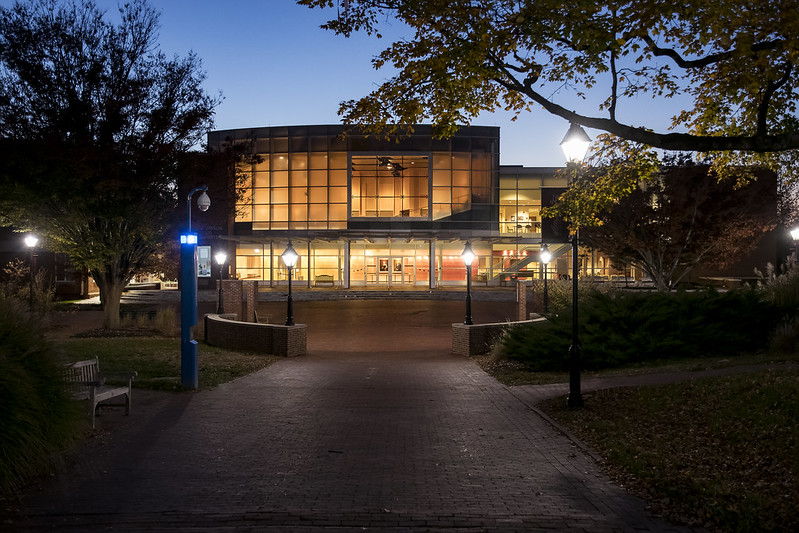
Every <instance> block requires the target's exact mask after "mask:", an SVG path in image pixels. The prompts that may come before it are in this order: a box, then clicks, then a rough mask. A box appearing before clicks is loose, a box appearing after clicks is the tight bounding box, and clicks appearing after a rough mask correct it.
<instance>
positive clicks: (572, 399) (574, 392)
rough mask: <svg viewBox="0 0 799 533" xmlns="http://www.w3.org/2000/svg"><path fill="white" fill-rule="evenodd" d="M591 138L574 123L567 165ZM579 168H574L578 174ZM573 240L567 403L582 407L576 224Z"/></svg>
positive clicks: (578, 157)
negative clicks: (570, 339)
mask: <svg viewBox="0 0 799 533" xmlns="http://www.w3.org/2000/svg"><path fill="white" fill-rule="evenodd" d="M590 144H591V138H590V137H588V134H587V133H585V130H584V129H583V128H582V127H580V125H578V124H574V123H572V124H571V125H570V126H569V131H568V132H566V136H565V137H563V140H562V141H561V142H560V146H561V148H562V149H563V153H564V154H565V155H566V165H567V166H574V167H576V166H577V165H579V164H580V163H582V161H583V158H584V157H585V153H586V152H587V151H588V145H590ZM576 172H577V169H576V168H575V169H574V174H575V175H576ZM571 241H572V343H571V346H569V397H568V399H567V403H568V405H569V407H572V408H575V407H582V406H583V394H582V392H581V390H580V351H581V350H582V348H581V347H580V336H579V330H580V328H579V321H578V320H577V307H578V306H577V300H578V294H577V276H578V274H579V271H580V263H579V257H578V255H577V244H578V241H579V228H578V227H577V225H576V224H575V227H574V233H573V234H572V237H571Z"/></svg>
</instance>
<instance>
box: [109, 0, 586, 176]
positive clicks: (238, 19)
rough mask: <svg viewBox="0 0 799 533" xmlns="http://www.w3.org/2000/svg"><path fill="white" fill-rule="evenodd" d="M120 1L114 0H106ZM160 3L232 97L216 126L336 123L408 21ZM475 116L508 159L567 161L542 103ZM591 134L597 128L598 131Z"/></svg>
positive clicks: (243, 0) (563, 125)
mask: <svg viewBox="0 0 799 533" xmlns="http://www.w3.org/2000/svg"><path fill="white" fill-rule="evenodd" d="M104 4H108V5H109V6H111V7H112V8H113V6H115V5H116V2H115V1H110V0H103V2H102V3H101V5H104ZM152 4H153V5H154V6H156V8H157V9H159V10H160V11H161V25H162V29H161V38H160V42H161V46H162V48H163V50H164V51H166V52H167V53H180V54H185V53H186V52H187V51H189V50H193V51H195V52H196V53H197V54H198V55H199V56H200V57H201V58H202V60H203V65H204V67H205V70H206V71H207V73H208V80H207V83H206V87H207V89H208V91H209V92H211V93H212V94H216V93H217V92H219V91H221V92H222V95H223V97H224V102H223V103H222V104H221V105H220V106H219V108H218V109H217V115H216V124H215V127H216V129H232V128H249V127H259V126H286V125H298V124H336V123H339V122H340V118H339V116H338V114H337V112H338V108H339V103H340V102H341V101H343V100H348V99H352V98H358V97H360V96H363V95H366V94H368V93H369V92H370V91H371V90H372V89H373V87H374V86H375V85H376V84H379V83H380V82H381V81H382V80H384V79H385V78H387V77H388V76H389V75H390V71H387V70H386V69H381V70H380V71H376V70H374V69H373V68H372V66H371V62H370V60H371V59H372V57H374V56H375V55H376V54H377V53H379V52H380V51H381V50H382V49H383V48H385V47H386V46H388V44H390V42H391V41H389V39H390V38H392V37H401V36H402V35H403V34H402V27H401V26H400V25H398V24H397V25H395V28H396V31H395V32H394V33H391V32H389V33H388V34H387V36H386V38H384V39H382V40H378V39H376V38H372V37H367V36H366V35H363V34H357V35H354V36H353V37H350V38H349V39H347V38H344V37H340V36H336V35H335V34H334V33H333V32H330V31H326V30H322V29H321V28H319V26H320V25H321V24H323V23H324V22H326V21H327V20H329V19H330V18H332V17H334V16H335V10H326V11H322V10H319V9H308V8H306V7H304V6H298V5H297V4H296V3H295V2H294V1H293V0H231V1H228V2H220V1H218V0H152ZM473 124H475V125H482V126H499V127H500V128H501V129H500V150H501V154H500V159H501V163H502V164H504V165H527V166H560V165H563V164H564V158H563V153H562V151H561V150H560V147H559V143H560V141H561V139H562V138H563V136H564V135H565V134H566V130H567V129H568V127H569V124H568V123H567V122H566V121H564V120H563V119H560V118H557V117H553V116H551V115H549V114H548V113H546V112H545V111H543V110H540V111H537V112H534V113H529V114H525V115H523V116H522V117H520V118H519V119H518V120H517V121H516V122H511V120H510V115H509V114H506V113H495V114H485V115H484V116H481V117H480V118H479V119H477V120H475V121H474V122H473ZM589 135H591V137H592V138H593V137H595V135H596V132H593V131H589Z"/></svg>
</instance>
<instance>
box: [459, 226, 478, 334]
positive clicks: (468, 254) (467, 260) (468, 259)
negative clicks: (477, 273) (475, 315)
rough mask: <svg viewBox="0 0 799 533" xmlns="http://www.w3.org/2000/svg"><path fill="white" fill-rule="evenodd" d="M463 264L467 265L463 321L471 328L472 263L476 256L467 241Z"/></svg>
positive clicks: (462, 255)
mask: <svg viewBox="0 0 799 533" xmlns="http://www.w3.org/2000/svg"><path fill="white" fill-rule="evenodd" d="M461 257H462V258H463V264H464V265H466V319H465V320H464V321H463V323H464V324H466V325H467V326H471V325H472V324H473V322H472V262H473V261H474V258H475V255H474V250H472V244H471V243H470V242H469V241H466V246H465V247H464V248H463V253H462V254H461Z"/></svg>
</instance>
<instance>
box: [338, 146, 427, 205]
mask: <svg viewBox="0 0 799 533" xmlns="http://www.w3.org/2000/svg"><path fill="white" fill-rule="evenodd" d="M428 168H429V165H428V157H427V156H416V155H414V156H411V155H400V156H380V155H368V156H367V155H358V156H352V216H353V217H410V218H424V219H427V218H428V201H429V196H428V184H429V179H428V174H429V170H428ZM331 201H334V200H333V197H332V190H331Z"/></svg>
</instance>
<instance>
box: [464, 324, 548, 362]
mask: <svg viewBox="0 0 799 533" xmlns="http://www.w3.org/2000/svg"><path fill="white" fill-rule="evenodd" d="M542 321H546V319H545V318H536V319H534V320H520V321H518V322H496V323H493V324H473V325H470V326H467V325H466V324H452V353H455V354H458V355H466V356H472V355H480V354H484V353H486V352H489V351H490V350H491V347H492V346H493V345H494V343H495V342H496V341H497V339H498V338H499V337H500V336H501V335H502V331H503V330H505V329H506V328H508V327H509V326H515V325H516V324H533V323H537V322H542Z"/></svg>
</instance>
